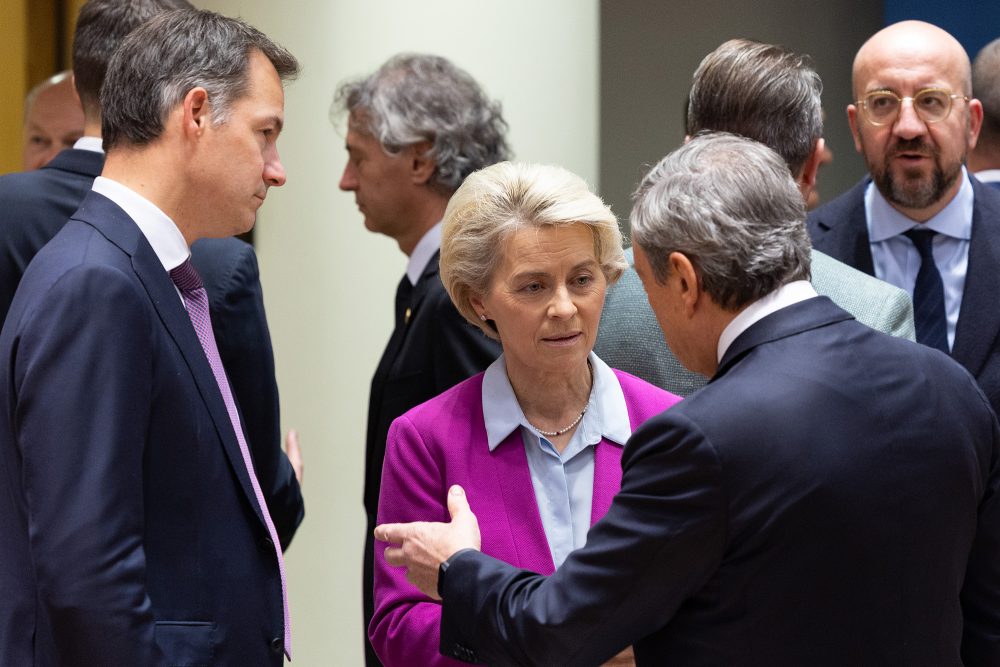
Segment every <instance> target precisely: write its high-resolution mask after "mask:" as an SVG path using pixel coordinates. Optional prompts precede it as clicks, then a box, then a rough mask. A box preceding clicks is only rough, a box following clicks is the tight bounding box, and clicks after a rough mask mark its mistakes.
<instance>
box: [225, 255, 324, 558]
mask: <svg viewBox="0 0 1000 667" xmlns="http://www.w3.org/2000/svg"><path fill="white" fill-rule="evenodd" d="M238 243H239V245H237V243H236V242H234V243H232V246H234V247H238V248H239V252H238V253H236V254H232V255H231V256H230V257H225V256H223V257H221V258H220V259H221V261H225V262H228V263H229V267H228V270H223V271H219V272H218V274H217V275H213V276H212V280H213V282H216V281H217V282H218V284H215V285H211V284H207V285H206V289H207V290H208V291H209V294H210V295H211V297H212V302H211V304H212V310H211V313H212V329H213V331H214V333H215V340H216V343H217V344H218V347H219V356H220V357H221V359H222V365H223V366H224V367H225V369H226V375H227V376H228V377H229V383H230V385H231V386H232V389H233V395H234V396H235V397H236V402H237V404H238V405H239V406H240V417H241V419H242V421H243V428H244V431H245V432H246V434H247V440H248V445H249V447H250V450H251V452H252V454H253V461H254V468H255V472H256V473H257V481H258V482H259V483H260V488H261V490H262V491H263V492H264V497H265V500H266V501H267V509H268V512H269V513H270V514H271V520H272V521H273V522H274V527H275V530H277V532H278V538H279V540H280V541H281V547H282V548H283V549H286V548H288V545H289V544H290V543H291V541H292V537H293V536H294V535H295V531H296V529H297V528H298V526H299V524H300V523H301V522H302V518H303V516H304V515H305V506H304V503H303V500H302V492H301V489H300V488H299V483H298V480H297V479H296V478H295V472H294V470H293V469H292V465H291V463H289V461H288V457H287V456H286V455H285V453H284V451H282V449H281V426H280V421H279V406H278V384H277V382H276V380H275V375H274V353H273V351H272V348H271V334H270V332H269V330H268V327H267V317H266V315H265V313H264V296H263V290H262V288H261V284H260V273H259V271H258V268H257V256H256V254H255V253H254V251H253V248H252V247H251V246H249V245H248V244H245V243H242V242H238ZM213 273H214V272H213ZM206 275H211V274H208V272H206Z"/></svg>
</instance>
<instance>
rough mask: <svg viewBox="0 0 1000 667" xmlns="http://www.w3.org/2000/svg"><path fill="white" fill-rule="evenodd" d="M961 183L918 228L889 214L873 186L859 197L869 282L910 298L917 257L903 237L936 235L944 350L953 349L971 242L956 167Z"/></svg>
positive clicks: (967, 205)
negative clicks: (871, 273) (923, 232)
mask: <svg viewBox="0 0 1000 667" xmlns="http://www.w3.org/2000/svg"><path fill="white" fill-rule="evenodd" d="M961 179H962V186H961V187H960V188H959V190H958V194H956V195H955V197H954V199H952V200H951V201H950V202H948V205H947V206H945V207H944V208H943V209H941V211H940V212H938V214H937V215H935V216H934V217H933V218H931V219H929V220H928V221H927V222H924V223H919V222H917V221H915V220H912V219H910V218H908V217H906V216H905V215H903V214H902V213H900V212H899V211H897V210H896V209H895V208H893V207H892V205H891V204H889V202H888V201H886V199H885V197H883V196H882V193H881V192H879V191H878V188H877V187H875V184H874V183H869V184H868V189H867V190H866V191H865V216H866V218H867V220H868V239H869V242H870V244H871V253H872V261H873V263H874V264H875V277H876V278H879V279H881V280H884V281H886V282H887V283H889V284H891V285H895V286H896V287H899V288H900V289H904V290H906V291H907V292H908V293H909V295H910V297H911V298H912V297H913V286H914V285H915V284H916V282H917V273H918V272H919V271H920V253H919V252H918V251H917V248H916V246H915V245H913V241H911V240H910V239H908V238H906V237H905V236H903V233H904V232H906V231H908V230H910V229H914V228H920V229H929V230H931V231H934V232H937V235H936V236H935V237H934V242H933V246H932V251H933V253H934V263H935V264H936V265H937V269H938V271H939V272H940V273H941V282H942V283H943V285H944V310H945V317H946V318H947V321H948V348H949V349H951V348H952V347H954V345H955V328H956V327H957V326H958V314H959V311H960V310H961V309H962V293H963V292H964V290H965V273H966V269H967V268H968V266H969V239H970V238H972V210H973V193H972V182H971V181H970V180H969V177H968V175H967V173H966V171H965V167H962V176H961Z"/></svg>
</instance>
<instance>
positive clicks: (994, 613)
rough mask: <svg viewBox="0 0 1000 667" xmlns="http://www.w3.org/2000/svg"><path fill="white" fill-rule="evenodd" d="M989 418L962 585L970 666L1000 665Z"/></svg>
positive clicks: (998, 486)
mask: <svg viewBox="0 0 1000 667" xmlns="http://www.w3.org/2000/svg"><path fill="white" fill-rule="evenodd" d="M983 403H984V405H986V404H987V401H986V398H985V396H984V397H983ZM984 412H989V413H990V415H991V417H992V410H984ZM990 421H991V424H990V429H989V430H990V431H991V434H992V438H991V439H990V440H991V446H990V447H989V448H988V450H987V452H986V454H985V455H984V456H983V457H982V460H983V463H984V468H986V475H988V477H987V481H986V484H985V486H984V493H983V500H982V502H981V504H980V507H979V521H978V529H977V530H976V537H975V541H974V542H973V546H972V553H971V554H970V556H969V564H968V567H967V569H966V574H965V583H964V585H963V587H962V615H963V620H964V623H963V634H962V664H964V665H968V666H969V667H986V666H987V665H1000V431H998V428H997V423H996V419H995V417H992V418H991V420H990Z"/></svg>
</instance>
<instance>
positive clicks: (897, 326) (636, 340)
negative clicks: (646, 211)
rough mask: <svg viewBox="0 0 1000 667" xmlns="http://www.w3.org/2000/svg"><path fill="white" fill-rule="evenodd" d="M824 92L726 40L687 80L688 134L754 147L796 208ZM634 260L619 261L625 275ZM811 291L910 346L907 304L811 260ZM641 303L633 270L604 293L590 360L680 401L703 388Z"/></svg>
mask: <svg viewBox="0 0 1000 667" xmlns="http://www.w3.org/2000/svg"><path fill="white" fill-rule="evenodd" d="M822 89H823V84H822V82H821V81H820V78H819V75H818V74H817V73H816V71H815V70H814V69H813V68H812V66H811V65H810V63H809V61H808V59H807V58H806V57H804V56H801V55H798V54H796V53H793V52H791V51H789V50H787V49H785V48H783V47H781V46H776V45H773V44H764V43H761V42H755V41H752V40H747V39H732V40H729V41H727V42H724V43H723V44H721V45H720V46H719V47H718V48H716V49H715V50H714V51H712V52H711V53H709V54H708V55H707V56H705V59H704V60H702V62H701V64H700V65H699V66H698V69H697V70H696V71H695V73H694V77H693V80H692V83H691V92H690V94H689V96H688V97H689V101H688V113H687V133H688V136H694V135H696V134H698V133H699V132H703V131H706V130H711V131H724V132H733V133H735V134H739V135H742V136H744V137H748V138H750V139H754V140H756V141H760V142H762V143H763V144H765V145H766V146H768V147H770V148H771V149H772V150H774V151H776V152H777V153H778V154H779V155H781V156H782V157H783V158H784V159H785V163H786V164H787V166H788V169H789V170H790V171H791V173H792V175H793V176H794V177H795V179H796V182H797V183H798V186H799V191H800V192H801V194H802V197H803V199H806V200H808V199H809V196H810V194H811V193H812V192H813V191H814V190H815V186H816V177H817V172H818V169H819V166H820V163H821V161H822V159H823V158H822V156H823V151H824V144H823V117H822V109H821V107H820V93H821V92H822ZM631 253H632V251H631V250H628V251H627V258H628V260H629V263H630V265H631V264H632V263H633V259H632V254H631ZM812 284H813V287H815V288H816V291H817V292H819V293H820V294H823V295H825V296H829V297H830V298H831V299H833V301H834V303H836V304H837V305H839V306H840V307H841V308H844V309H845V310H847V311H848V312H850V313H851V314H852V315H854V316H855V317H856V318H857V319H858V321H859V322H862V323H864V324H867V325H868V326H870V327H872V328H874V329H877V330H879V331H884V332H886V333H891V334H893V335H896V336H901V337H904V338H910V339H912V338H913V336H914V332H913V307H912V304H911V302H910V297H909V295H907V294H906V292H904V291H903V290H901V289H899V288H897V287H893V286H892V285H889V284H888V283H884V282H882V281H880V280H877V279H875V278H873V277H871V276H867V275H865V274H863V273H861V272H860V271H857V270H855V269H853V268H851V267H849V266H847V265H846V264H843V263H841V262H838V261H836V260H834V259H833V258H831V257H828V256H827V255H824V254H822V253H820V252H817V251H813V253H812ZM662 341H663V335H662V333H661V332H660V328H659V327H658V326H657V323H656V318H655V317H654V316H653V312H652V311H651V310H650V308H649V305H648V303H647V301H646V295H645V292H644V291H643V289H642V284H641V282H640V280H639V277H638V275H637V274H636V273H635V270H634V269H631V268H630V269H629V270H628V271H626V272H625V274H624V275H623V276H622V279H621V280H620V281H619V282H618V283H617V284H616V285H615V286H614V287H612V288H611V289H610V290H608V296H607V301H606V303H605V306H604V313H603V315H602V318H601V329H600V334H599V335H598V338H597V345H596V346H595V351H596V352H597V354H598V355H599V356H600V357H601V358H602V359H605V360H606V361H607V363H608V364H609V365H610V366H612V367H614V368H619V369H621V370H624V371H628V372H629V373H632V374H634V375H638V376H639V377H641V378H643V379H644V380H646V381H648V382H651V383H653V384H656V385H659V386H661V387H663V388H665V389H667V390H669V391H673V392H676V393H679V394H683V395H687V394H690V393H691V392H692V391H695V390H696V389H698V388H700V387H702V386H704V384H705V381H706V378H705V377H703V376H702V375H699V374H697V373H692V372H691V371H688V370H687V369H685V368H684V367H683V366H682V365H681V364H680V363H679V362H678V361H677V358H676V357H675V356H674V354H673V352H672V351H671V350H670V348H669V347H668V346H666V345H664V344H663V342H662Z"/></svg>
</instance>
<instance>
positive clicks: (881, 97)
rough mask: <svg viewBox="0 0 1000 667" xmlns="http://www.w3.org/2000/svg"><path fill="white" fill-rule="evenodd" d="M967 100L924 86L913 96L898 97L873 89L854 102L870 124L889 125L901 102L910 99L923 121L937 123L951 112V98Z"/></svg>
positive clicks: (946, 91) (896, 115)
mask: <svg viewBox="0 0 1000 667" xmlns="http://www.w3.org/2000/svg"><path fill="white" fill-rule="evenodd" d="M955 99H962V100H965V101H966V102H968V101H969V96H968V95H958V94H955V93H952V92H951V91H948V90H942V89H940V88H925V89H924V90H921V91H919V92H918V93H917V94H916V95H914V96H913V97H900V96H899V95H897V94H896V93H894V92H892V91H889V90H875V91H872V92H870V93H868V94H867V95H865V96H864V97H863V98H862V99H860V100H858V101H857V102H855V104H856V105H857V106H859V107H861V109H862V112H863V115H864V117H865V120H867V121H868V122H869V123H871V124H872V125H890V124H892V123H893V122H895V120H896V118H897V117H898V116H899V110H900V109H901V108H902V107H903V102H905V101H906V100H910V103H911V104H912V105H913V111H914V112H916V114H917V116H918V117H919V118H920V120H922V121H924V122H925V123H937V122H939V121H942V120H944V119H945V118H947V117H948V114H949V113H951V104H952V100H955Z"/></svg>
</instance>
